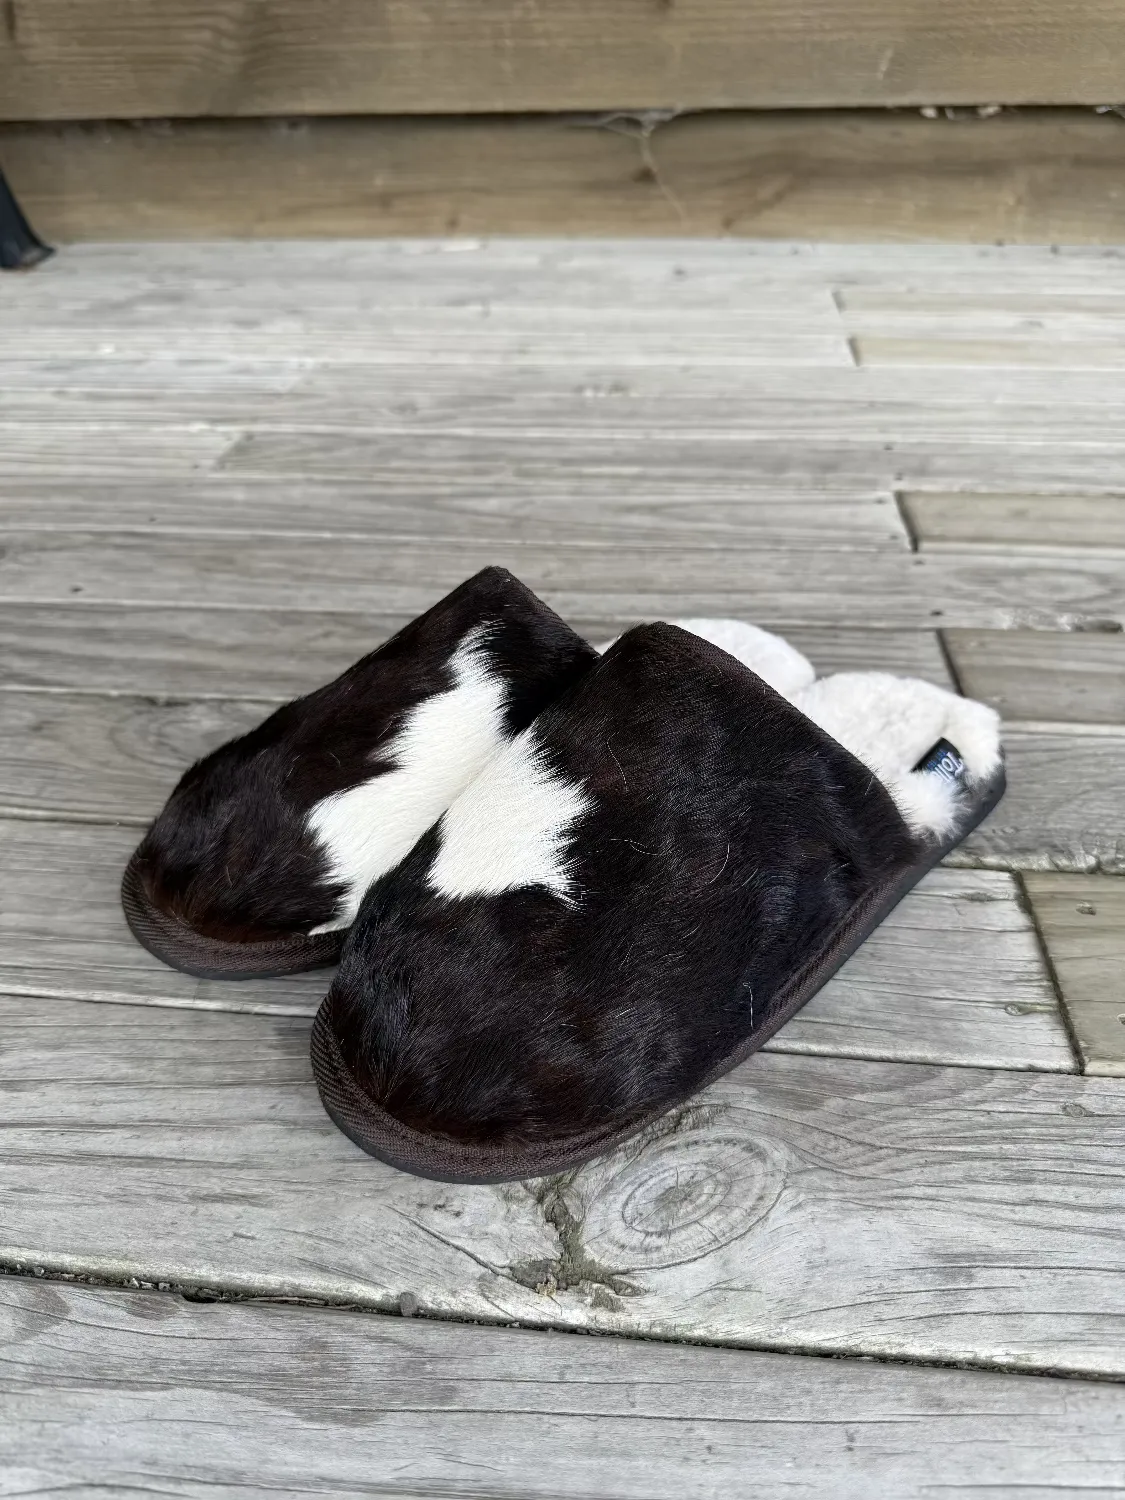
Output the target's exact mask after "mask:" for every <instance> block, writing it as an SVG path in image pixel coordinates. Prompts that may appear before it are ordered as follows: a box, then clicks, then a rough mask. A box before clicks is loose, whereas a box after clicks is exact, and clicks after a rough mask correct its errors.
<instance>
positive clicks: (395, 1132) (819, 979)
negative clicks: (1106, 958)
mask: <svg viewBox="0 0 1125 1500" xmlns="http://www.w3.org/2000/svg"><path fill="white" fill-rule="evenodd" d="M1004 788H1005V777H1004V768H1003V766H1001V768H1000V770H999V771H998V772H997V774H996V775H995V776H994V777H993V779H992V780H991V781H990V782H988V783H987V784H986V785H985V786H984V787H983V788H982V789H981V791H980V793H979V795H978V796H977V798H976V799H975V800H974V802H973V803H972V804H971V806H970V807H969V808H967V809H966V812H965V815H964V817H963V818H962V820H961V822H960V824H959V825H958V827H957V829H956V830H955V832H954V834H953V835H952V836H951V837H950V838H949V839H948V840H946V841H945V842H944V843H943V844H940V845H936V846H934V847H933V848H932V849H929V850H927V851H926V854H925V857H924V858H922V859H920V860H918V862H917V863H916V864H913V865H911V866H910V867H909V869H907V870H904V871H903V872H902V874H900V875H898V876H896V877H895V879H894V880H892V881H888V882H886V883H885V884H884V885H882V886H878V887H876V888H875V889H874V890H872V891H870V892H868V894H867V895H866V896H864V897H862V898H861V899H860V900H859V901H857V902H856V904H855V905H854V906H853V907H852V908H851V910H850V911H849V912H848V913H847V914H846V916H845V917H844V918H843V920H842V921H841V922H839V923H838V924H837V926H836V927H835V928H834V929H833V931H832V932H831V933H830V934H829V935H828V937H827V938H826V940H825V942H824V943H823V944H822V945H821V947H820V948H819V949H818V950H817V952H816V953H815V954H813V955H812V957H810V958H809V959H808V960H806V962H805V963H804V964H803V965H802V966H801V968H800V969H798V970H797V971H796V973H795V974H794V975H793V976H792V978H791V979H790V980H789V981H788V983H786V984H785V985H784V986H783V987H782V988H781V990H780V991H779V993H778V994H777V995H776V996H775V998H774V1001H773V1005H772V1007H771V1010H772V1014H771V1015H770V1017H769V1019H768V1020H767V1021H766V1022H765V1023H764V1024H763V1025H761V1026H759V1027H757V1028H756V1029H755V1030H754V1031H753V1032H751V1034H750V1035H749V1036H747V1037H746V1038H745V1039H744V1040H743V1041H742V1042H741V1043H740V1044H739V1045H738V1046H737V1047H736V1048H735V1049H734V1050H733V1051H732V1052H730V1053H728V1054H727V1056H726V1057H724V1058H723V1059H722V1061H721V1062H719V1063H718V1064H716V1066H715V1067H713V1068H712V1069H711V1071H710V1072H709V1073H708V1075H707V1076H706V1077H705V1078H702V1079H700V1080H699V1081H697V1082H695V1083H693V1085H692V1086H691V1088H690V1089H687V1090H685V1092H684V1094H683V1095H682V1096H681V1097H680V1098H676V1099H671V1100H668V1101H666V1102H665V1103H663V1104H661V1105H660V1107H659V1108H658V1109H654V1110H650V1111H648V1112H647V1113H645V1114H643V1115H639V1116H637V1117H636V1118H634V1119H632V1120H630V1121H629V1122H628V1123H627V1124H624V1125H622V1124H616V1125H614V1126H611V1127H608V1128H606V1127H594V1128H592V1129H590V1130H587V1131H583V1132H580V1133H577V1134H574V1135H570V1136H565V1137H564V1136H560V1137H557V1138H556V1139H555V1140H553V1141H547V1142H541V1143H538V1144H536V1145H523V1146H513V1145H503V1144H502V1145H496V1146H490V1145H482V1144H479V1143H477V1144H471V1145H470V1144H466V1143H464V1142H460V1141H455V1140H451V1139H450V1138H449V1137H446V1136H435V1135H427V1134H425V1133H424V1132H423V1131H419V1130H414V1129H412V1128H411V1127H409V1126H406V1125H404V1124H403V1123H402V1122H401V1120H397V1119H396V1118H395V1117H394V1116H393V1115H391V1114H388V1113H387V1111H386V1110H385V1109H382V1108H381V1107H380V1106H379V1105H378V1104H376V1103H375V1102H374V1101H373V1100H371V1099H369V1098H368V1097H367V1095H366V1094H364V1093H363V1091H362V1090H361V1089H360V1088H359V1086H358V1085H357V1083H356V1082H355V1080H354V1078H353V1077H352V1075H351V1073H350V1072H349V1070H348V1067H347V1065H346V1063H345V1062H344V1059H343V1056H342V1055H341V1053H340V1048H339V1046H338V1044H337V1041H336V1036H335V1033H334V1031H333V1027H332V1016H331V1006H330V1003H329V999H328V997H326V998H325V1000H324V1002H323V1004H322V1005H321V1007H320V1009H319V1010H318V1011H317V1014H316V1020H315V1021H314V1023H313V1032H312V1044H311V1052H312V1065H313V1073H314V1075H315V1077H316V1085H317V1088H318V1089H319V1090H320V1098H321V1102H322V1103H323V1105H324V1108H325V1109H326V1110H327V1112H328V1114H329V1116H330V1117H331V1119H332V1120H333V1122H334V1123H335V1124H336V1125H338V1126H339V1128H340V1129H341V1130H342V1131H343V1132H344V1134H345V1135H346V1136H348V1137H350V1139H351V1140H353V1141H354V1142H355V1143H356V1145H357V1146H360V1147H362V1148H363V1150H364V1151H366V1152H367V1153H368V1154H369V1155H371V1156H375V1157H378V1159H379V1160H380V1161H385V1162H387V1163H388V1164H389V1165H390V1166H392V1167H397V1168H398V1169H399V1170H400V1171H403V1172H411V1173H413V1174H414V1175H415V1176H416V1177H429V1178H432V1179H434V1180H436V1181H438V1182H471V1183H497V1182H514V1181H519V1180H522V1179H524V1178H529V1177H546V1176H553V1175H554V1174H555V1173H557V1172H565V1171H568V1170H569V1169H570V1168H571V1167H577V1166H580V1165H581V1164H582V1163H583V1162H585V1161H589V1160H590V1159H591V1158H592V1157H595V1156H602V1155H604V1154H605V1153H606V1152H608V1151H612V1150H613V1149H614V1148H615V1147H617V1146H620V1145H622V1144H623V1143H624V1142H625V1141H627V1140H629V1139H630V1138H631V1137H632V1136H635V1135H636V1134H637V1133H638V1131H641V1130H643V1129H644V1128H645V1126H647V1125H650V1124H653V1123H654V1122H655V1121H656V1120H658V1119H660V1118H661V1116H663V1115H665V1114H667V1113H668V1111H669V1110H672V1109H675V1108H677V1107H678V1106H679V1105H681V1104H684V1103H685V1102H686V1101H687V1100H688V1099H690V1098H692V1097H693V1096H694V1095H695V1094H697V1093H698V1092H699V1091H700V1090H701V1089H704V1088H706V1087H707V1086H708V1085H709V1084H712V1083H714V1082H715V1081H716V1080H717V1079H719V1078H721V1077H722V1076H723V1075H724V1074H725V1073H729V1072H730V1071H731V1069H732V1068H736V1067H737V1066H738V1064H739V1063H741V1062H744V1061H745V1059H746V1058H748V1057H749V1056H751V1054H752V1053H754V1052H756V1051H757V1050H758V1048H759V1047H761V1046H762V1045H763V1044H764V1043H765V1042H767V1041H769V1039H770V1037H772V1036H773V1035H774V1033H775V1032H777V1031H778V1030H780V1028H781V1027H782V1026H784V1024H785V1023H786V1021H788V1020H789V1019H790V1018H791V1017H792V1016H794V1015H795V1014H796V1013H797V1011H799V1010H800V1009H801V1007H802V1006H803V1005H805V1004H807V1003H808V1001H809V1000H811V999H812V997H813V996H814V995H815V994H816V993H817V991H818V990H820V989H822V988H823V986H824V985H825V984H827V982H828V980H829V979H831V978H832V976H833V974H835V973H836V971H837V970H838V969H839V968H841V967H842V966H843V964H844V963H846V962H847V960H848V959H849V958H850V957H851V956H852V954H853V953H854V952H855V951H856V949H857V948H858V947H859V946H860V945H861V943H863V942H864V941H865V940H866V939H867V938H868V937H870V935H871V933H872V932H874V931H875V929H876V928H877V927H878V926H879V924H880V923H881V922H882V921H883V920H884V918H886V917H887V916H888V915H889V914H890V912H892V911H893V910H894V908H895V907H896V906H897V905H898V903H899V902H900V901H901V900H902V898H903V897H904V896H905V895H907V894H908V892H910V891H911V890H913V888H914V887H915V886H916V885H917V884H918V882H919V881H920V880H921V879H922V877H923V876H924V875H926V874H928V873H929V871H930V870H931V869H933V867H934V866H935V865H936V864H939V863H940V862H941V860H943V859H944V858H945V856H946V855H947V854H948V853H949V852H950V851H951V850H952V849H955V848H956V847H957V845H958V844H960V843H961V842H962V840H963V839H965V838H967V837H968V835H969V834H970V833H971V832H972V831H973V829H974V828H976V827H977V825H978V824H979V823H981V822H983V821H984V819H985V818H986V817H987V816H988V814H989V813H990V812H991V811H992V809H993V808H994V807H995V806H996V804H997V803H998V802H999V801H1000V798H1001V797H1002V796H1003V795H1004Z"/></svg>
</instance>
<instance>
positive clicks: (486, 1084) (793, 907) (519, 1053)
mask: <svg viewBox="0 0 1125 1500" xmlns="http://www.w3.org/2000/svg"><path fill="white" fill-rule="evenodd" d="M694 623H695V624H696V625H697V626H698V625H700V624H701V623H702V622H694ZM708 623H709V625H711V626H712V627H713V626H714V622H708ZM712 633H714V629H712ZM771 639H775V638H771ZM743 643H744V653H743V654H744V655H747V656H750V657H753V655H754V650H755V649H758V648H761V647H762V646H763V643H762V642H761V641H757V642H755V641H754V640H753V638H747V637H743ZM767 654H768V653H767ZM760 659H761V660H762V661H763V665H764V666H765V664H766V659H765V657H762V658H760ZM771 660H772V661H773V666H772V668H771V670H772V671H773V675H774V678H775V682H776V683H777V686H776V687H775V686H771V685H770V684H769V683H768V682H766V681H765V680H764V679H763V677H762V676H761V675H759V674H756V673H755V672H752V671H750V670H748V669H747V667H746V666H745V665H743V664H742V663H741V662H739V661H737V660H735V659H734V658H733V657H732V656H731V655H730V654H729V653H728V652H726V651H724V650H722V649H720V648H718V647H717V646H715V645H714V644H712V643H711V642H709V641H707V640H704V639H701V638H700V635H699V634H698V633H688V632H686V631H685V630H682V629H678V628H676V627H675V626H671V625H662V624H657V625H649V626H641V627H638V628H637V629H635V630H631V631H630V632H628V634H626V635H624V636H623V637H622V638H621V639H620V640H618V641H617V642H616V643H615V644H614V645H613V646H612V647H611V649H609V650H608V651H607V652H606V654H605V655H604V656H603V657H602V658H601V660H600V661H599V662H598V663H597V665H596V666H594V667H593V668H592V669H591V670H589V671H588V672H586V673H584V674H583V675H582V677H581V678H580V679H579V680H578V681H577V682H575V684H574V685H573V686H572V687H571V688H570V689H569V690H568V691H567V692H566V693H565V694H563V696H562V697H560V698H558V699H556V701H555V702H554V703H553V704H551V705H550V706H549V707H547V708H546V709H545V710H544V711H543V713H542V714H541V715H540V716H539V718H538V719H537V720H536V721H535V723H534V724H532V725H530V727H529V728H527V729H526V730H524V732H523V733H521V734H519V735H517V736H515V737H514V738H512V739H511V740H510V741H509V742H508V743H507V744H506V745H505V746H504V748H503V749H502V750H501V751H500V753H499V754H497V755H495V756H494V757H493V758H492V759H491V760H490V761H489V762H488V764H487V765H486V766H485V768H484V769H483V771H482V772H481V774H480V775H479V776H478V777H477V778H476V780H475V781H474V782H473V783H472V785H471V786H469V787H468V788H467V789H466V790H465V791H464V792H463V793H462V794H461V796H460V797H458V798H457V800H456V801H454V802H453V803H452V805H451V806H450V807H449V808H448V810H447V811H446V812H445V813H444V814H443V816H442V817H441V819H440V820H439V821H437V822H435V824H434V826H433V827H432V828H431V829H430V830H429V832H427V834H426V835H425V837H424V838H423V839H422V840H421V841H420V842H419V843H418V845H417V846H416V847H415V848H414V849H413V850H412V851H411V853H410V854H409V855H408V856H407V857H406V859H404V860H403V861H402V862H401V864H399V865H398V866H397V867H396V868H395V869H394V870H392V871H390V872H389V873H388V874H385V875H383V876H382V877H381V878H379V879H377V880H376V881H375V882H374V884H373V885H372V887H371V889H370V890H369V891H368V893H367V895H366V897H365V899H364V902H363V905H362V906H361V908H360V910H359V914H358V916H357V918H356V921H355V924H354V926H353V928H352V931H351V934H350V936H349V938H348V941H347V944H346V946H345V949H344V952H343V955H342V959H341V964H340V968H339V971H338V972H337V975H336V978H335V981H334V982H333V984H332V987H331V989H330V990H329V993H328V995H327V997H326V999H325V1001H324V1003H323V1005H322V1006H321V1008H320V1011H319V1013H318V1016H317V1019H316V1023H315V1026H314V1031H313V1041H312V1058H313V1068H314V1072H315V1075H316V1080H317V1084H318V1086H319V1088H320V1093H321V1097H322V1099H323V1101H324V1104H325V1107H326V1109H327V1110H328V1112H329V1114H330V1115H331V1116H332V1118H333V1119H334V1120H335V1121H336V1123H337V1124H338V1125H339V1126H340V1127H341V1129H342V1130H344V1131H345V1132H346V1133H347V1134H348V1135H349V1136H351V1138H352V1139H353V1140H354V1141H356V1142H357V1143H358V1144H359V1145H360V1146H362V1147H363V1148H364V1150H366V1151H369V1152H370V1153H372V1154H373V1155H375V1156H378V1157H381V1158H382V1159H384V1160H385V1161H388V1162H390V1163H392V1164H393V1165H395V1166H398V1167H401V1168H403V1169H404V1170H407V1171H410V1172H415V1173H418V1174H421V1175H423V1176H430V1177H437V1178H441V1179H445V1180H450V1181H466V1182H494V1181H503V1180H508V1179H514V1178H525V1177H533V1176H540V1175H543V1174H546V1173H554V1172H559V1171H562V1170H564V1169H567V1168H569V1167H571V1166H574V1165H576V1164H577V1163H579V1162H582V1161H584V1160H586V1159H587V1158H589V1157H591V1156H594V1155H597V1154H599V1153H601V1152H604V1151H606V1150H608V1149H610V1148H611V1147H613V1146H616V1145H618V1144H619V1143H621V1142H622V1141H624V1140H626V1139H628V1137H630V1136H631V1135H633V1134H634V1133H635V1132H636V1131H638V1130H640V1129H641V1128H642V1127H643V1126H645V1125H646V1124H648V1123H650V1122H651V1121H653V1120H655V1119H656V1118H658V1117H659V1116H660V1115H661V1114H662V1113H664V1112H665V1111H667V1110H669V1109H671V1108H673V1107H674V1106H676V1105H678V1104H680V1103H682V1102H683V1101H685V1100H686V1099H688V1098H689V1097H690V1096H691V1095H692V1094H694V1093H695V1092H696V1091H697V1090H699V1089H701V1088H703V1087H704V1086H705V1085H706V1084H708V1083H709V1082H711V1081H712V1080H714V1079H716V1078H718V1077H719V1076H720V1075H721V1074H723V1073H725V1072H726V1071H728V1070H729V1069H730V1068H732V1067H734V1066H735V1065H736V1064H737V1063H738V1062H740V1061H741V1060H742V1059H743V1058H745V1057H747V1056H748V1055H749V1054H750V1053H751V1052H753V1051H754V1050H755V1049H757V1048H758V1047H760V1046H761V1045H762V1043H763V1042H764V1041H766V1040H767V1039H768V1038H769V1037H770V1036H772V1035H773V1034H774V1032H776V1031H777V1029H778V1028H779V1027H780V1026H781V1025H783V1024H784V1022H785V1021H786V1020H787V1019H788V1018H789V1017H790V1016H791V1015H793V1014H794V1012H795V1011H796V1010H797V1009H798V1008H799V1007H800V1006H802V1005H803V1004H804V1003H805V1002H806V1001H807V1000H808V999H809V998H810V997H811V996H812V995H813V994H814V993H815V992H816V991H817V990H818V989H819V988H820V987H821V986H822V985H823V984H824V983H825V982H826V980H827V979H828V978H829V977H830V976H831V975H832V974H833V973H835V971H836V970H837V969H838V968H839V967H840V965H841V964H842V963H843V962H844V961H845V959H846V958H847V957H848V956H849V955H850V954H851V953H852V952H853V951H854V950H855V949H856V948H857V947H858V946H859V944H860V943H861V942H863V940H864V938H865V937H866V936H867V935H868V934H869V933H870V932H871V931H872V930H873V929H874V928H875V927H876V926H877V925H878V924H879V923H880V922H881V921H882V920H883V918H884V917H885V916H886V915H887V913H888V912H889V911H890V910H891V908H892V907H893V906H894V905H895V904H896V903H897V902H898V901H899V900H900V899H901V898H902V896H903V895H904V894H905V893H906V892H907V891H908V890H909V889H910V888H911V887H912V886H913V885H914V884H915V883H916V882H917V881H918V880H919V879H920V878H921V877H922V875H923V874H925V872H926V871H927V870H929V869H930V868H931V866H933V865H934V864H935V863H937V861H938V860H940V859H941V858H942V856H943V855H944V854H946V853H947V852H948V851H949V850H950V849H951V848H953V847H954V846H955V845H956V844H957V843H959V842H960V840H961V839H963V838H964V837H965V836H966V834H967V833H968V832H969V831H970V830H971V829H972V828H973V827H975V826H976V824H977V823H979V822H980V821H981V819H982V818H984V817H985V816H986V814H987V813H988V812H989V811H990V809H991V808H992V807H993V806H994V805H995V803H996V802H997V800H998V799H999V797H1000V795H1001V794H1002V792H1003V788H1004V771H1003V762H1002V757H1001V752H1000V741H999V723H998V720H997V716H996V715H995V714H994V713H993V711H992V710H991V709H989V708H987V707H986V706H985V705H983V704H980V703H973V702H971V701H969V700H966V699H964V698H959V697H957V696H956V695H955V694H952V693H949V692H946V691H944V690H943V689H941V688H937V687H934V686H933V685H932V684H929V683H925V682H919V681H915V680H911V679H903V678H897V677H892V676H888V675H886V674H882V673H843V674H839V675H837V676H834V677H828V678H825V679H823V680H821V681H819V682H818V681H815V680H814V674H813V671H812V668H811V667H810V666H809V664H808V663H807V662H805V661H804V659H803V658H801V657H800V656H799V653H796V652H793V651H792V649H791V648H787V649H786V651H784V652H781V653H780V654H778V655H775V656H774V657H772V658H771ZM778 688H780V689H781V690H780V691H778Z"/></svg>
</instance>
